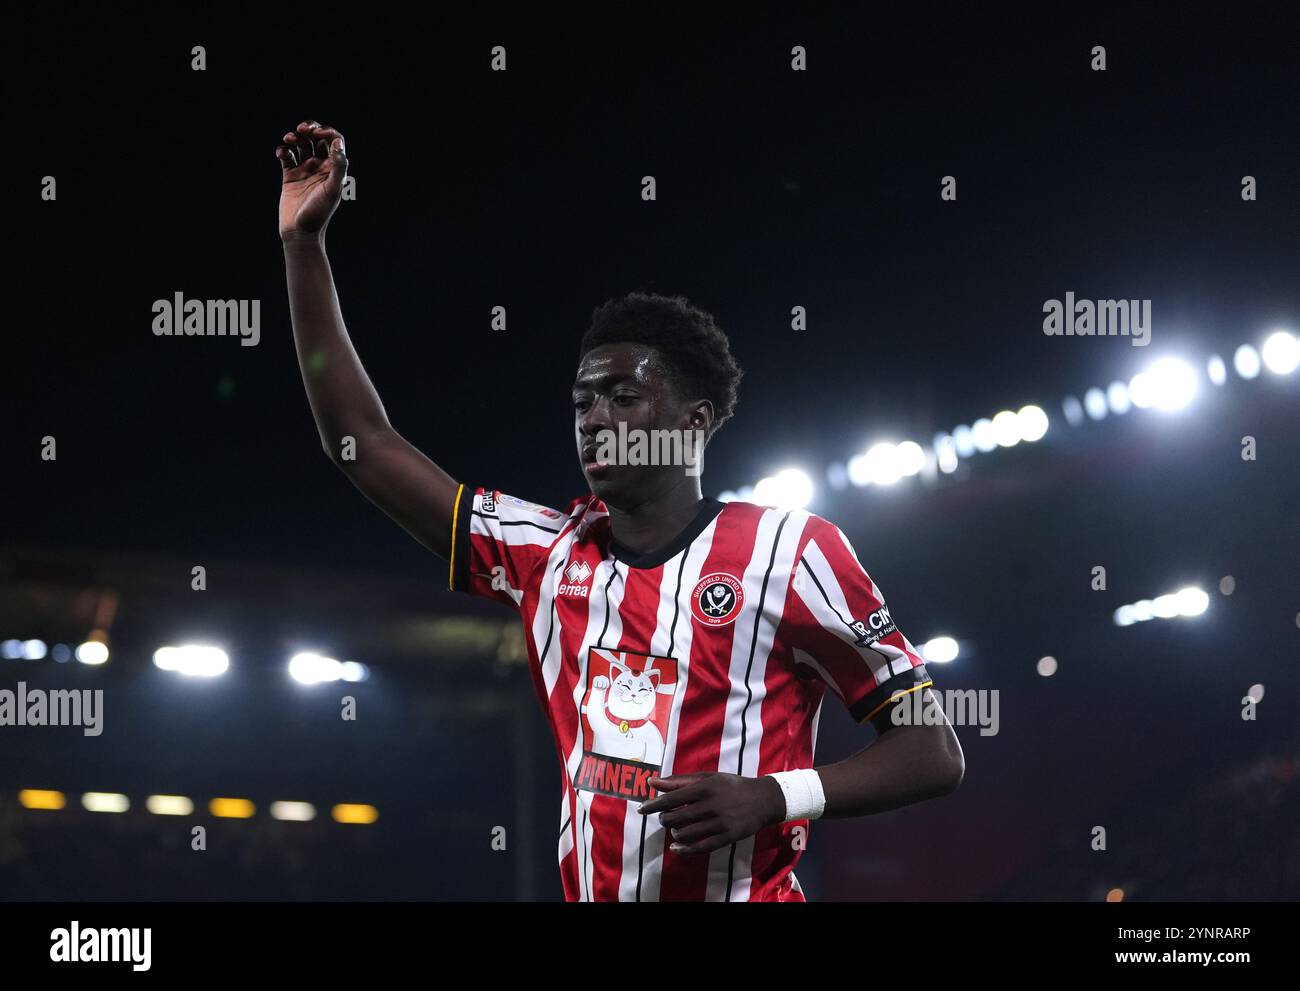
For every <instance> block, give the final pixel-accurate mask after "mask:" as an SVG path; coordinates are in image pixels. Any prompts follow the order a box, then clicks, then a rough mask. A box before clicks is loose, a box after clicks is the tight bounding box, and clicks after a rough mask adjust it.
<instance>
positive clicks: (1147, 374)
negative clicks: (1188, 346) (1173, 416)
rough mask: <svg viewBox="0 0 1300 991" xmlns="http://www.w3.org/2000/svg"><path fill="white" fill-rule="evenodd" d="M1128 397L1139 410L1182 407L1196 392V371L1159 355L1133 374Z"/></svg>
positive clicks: (1175, 359)
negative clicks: (1143, 368) (1142, 369)
mask: <svg viewBox="0 0 1300 991" xmlns="http://www.w3.org/2000/svg"><path fill="white" fill-rule="evenodd" d="M1128 391H1129V398H1130V399H1131V400H1132V401H1133V405H1134V406H1137V407H1138V408H1140V409H1150V408H1153V407H1154V408H1155V409H1159V410H1165V411H1170V412H1171V411H1174V410H1180V409H1183V408H1184V407H1185V406H1187V405H1188V404H1189V403H1190V402H1191V401H1192V399H1193V398H1194V397H1195V395H1196V370H1195V369H1193V368H1192V366H1191V365H1189V364H1187V362H1185V361H1182V360H1180V359H1178V358H1161V359H1159V360H1158V361H1155V362H1152V364H1151V367H1150V368H1148V369H1147V370H1146V371H1144V372H1139V373H1138V374H1137V375H1135V376H1133V380H1132V381H1131V382H1129V387H1128Z"/></svg>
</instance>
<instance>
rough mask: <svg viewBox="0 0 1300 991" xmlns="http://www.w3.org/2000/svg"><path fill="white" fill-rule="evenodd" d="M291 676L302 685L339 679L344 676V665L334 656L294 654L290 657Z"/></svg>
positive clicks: (307, 653) (309, 653)
mask: <svg viewBox="0 0 1300 991" xmlns="http://www.w3.org/2000/svg"><path fill="white" fill-rule="evenodd" d="M289 677H291V678H293V680H294V681H296V682H298V683H299V684H300V685H316V684H319V683H320V682H323V681H338V680H339V679H340V678H342V677H343V665H342V664H340V663H339V662H338V661H336V660H335V659H334V658H332V657H322V656H321V655H320V654H313V653H311V652H304V653H301V654H294V655H293V657H291V658H290V659H289Z"/></svg>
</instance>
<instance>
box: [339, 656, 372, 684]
mask: <svg viewBox="0 0 1300 991" xmlns="http://www.w3.org/2000/svg"><path fill="white" fill-rule="evenodd" d="M341 674H342V677H343V680H344V681H367V680H369V678H370V669H369V668H368V667H366V666H365V665H364V664H359V663H358V662H356V661H344V662H343V665H342V668H341Z"/></svg>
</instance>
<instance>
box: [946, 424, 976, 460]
mask: <svg viewBox="0 0 1300 991" xmlns="http://www.w3.org/2000/svg"><path fill="white" fill-rule="evenodd" d="M952 445H953V447H955V448H956V449H957V456H958V457H959V458H969V457H970V456H971V455H972V454H974V453H975V435H974V433H973V432H972V431H971V428H970V427H968V426H966V424H964V423H963V424H962V425H961V426H959V427H956V428H954V429H953V432H952Z"/></svg>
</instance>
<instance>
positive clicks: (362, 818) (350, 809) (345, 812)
mask: <svg viewBox="0 0 1300 991" xmlns="http://www.w3.org/2000/svg"><path fill="white" fill-rule="evenodd" d="M330 815H331V816H332V817H333V818H334V821H335V822H341V823H345V824H348V825H354V826H368V825H370V824H371V823H372V822H374V821H375V820H376V819H378V818H379V810H378V809H377V808H375V807H374V806H373V805H336V806H334V808H332V809H330Z"/></svg>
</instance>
